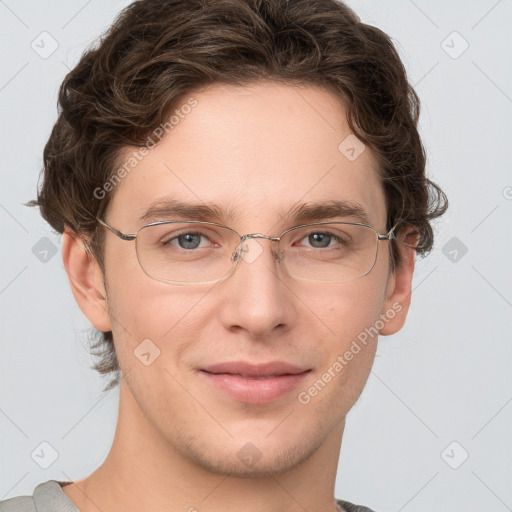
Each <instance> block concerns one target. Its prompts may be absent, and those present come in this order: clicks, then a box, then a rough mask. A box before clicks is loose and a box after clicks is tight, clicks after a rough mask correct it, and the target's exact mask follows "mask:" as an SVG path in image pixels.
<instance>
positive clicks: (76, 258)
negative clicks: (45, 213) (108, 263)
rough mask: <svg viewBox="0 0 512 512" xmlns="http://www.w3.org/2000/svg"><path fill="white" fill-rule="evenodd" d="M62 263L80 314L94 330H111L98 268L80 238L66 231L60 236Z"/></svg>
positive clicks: (102, 283) (103, 286) (103, 285)
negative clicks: (80, 311)
mask: <svg viewBox="0 0 512 512" xmlns="http://www.w3.org/2000/svg"><path fill="white" fill-rule="evenodd" d="M62 260H63V262H64V268H65V269H66V273H67V275H68V279H69V284H70V286H71V291H72V292H73V296H74V297H75V300H76V302H77V304H78V306H79V307H80V309H81V310H82V313H83V314H84V315H85V316H86V317H87V318H88V319H89V321H90V322H91V324H92V325H93V326H94V327H95V328H96V329H98V331H102V332H108V331H110V330H112V326H111V322H110V317H109V315H108V308H107V299H106V296H107V295H106V291H105V284H104V281H103V273H102V271H101V269H100V266H99V264H98V262H97V261H96V259H95V258H94V257H93V256H92V254H91V253H90V252H89V251H88V250H87V248H86V246H85V244H84V241H83V240H82V238H81V237H80V236H79V235H78V234H76V233H75V232H73V231H71V230H69V229H67V228H66V230H65V231H64V233H63V234H62Z"/></svg>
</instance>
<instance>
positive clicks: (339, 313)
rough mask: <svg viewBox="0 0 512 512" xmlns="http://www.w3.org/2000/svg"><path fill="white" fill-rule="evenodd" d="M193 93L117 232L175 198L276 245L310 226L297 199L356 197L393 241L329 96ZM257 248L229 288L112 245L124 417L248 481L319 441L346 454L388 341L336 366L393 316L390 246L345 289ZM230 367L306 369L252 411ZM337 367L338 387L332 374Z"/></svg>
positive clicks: (111, 296) (118, 206)
mask: <svg viewBox="0 0 512 512" xmlns="http://www.w3.org/2000/svg"><path fill="white" fill-rule="evenodd" d="M193 96H194V98H195V99H196V100H197V106H196V107H195V108H193V109H192V110H191V111H190V113H189V114H188V115H186V116H185V117H184V118H183V119H181V120H180V122H179V123H178V125H177V126H175V127H174V128H173V129H172V131H171V132H170V134H169V135H168V136H167V137H165V138H164V139H163V140H162V141H161V142H160V143H159V144H158V145H157V146H155V147H154V148H153V149H152V150H151V151H150V152H149V154H148V155H147V156H146V157H145V158H144V159H143V160H142V161H141V162H140V163H139V164H138V165H137V166H136V167H135V168H134V169H133V170H132V171H131V172H130V173H129V174H128V175H127V176H126V177H125V178H124V179H123V180H122V182H121V183H120V184H119V186H118V187H117V189H116V190H115V193H114V196H113V199H112V202H111V204H110V206H109V209H108V212H107V214H106V215H105V220H106V221H107V222H108V223H109V224H111V225H113V226H115V227H116V228H118V229H119V230H121V231H123V232H125V233H135V232H137V230H138V229H139V228H140V227H141V226H142V225H144V224H145V223H147V221H146V222H142V221H140V220H139V218H140V217H141V216H142V215H143V214H144V213H145V212H146V210H147V209H148V207H149V206H150V205H152V204H153V203H154V202H155V201H157V200H164V199H165V198H166V197H168V198H173V199H176V200H179V201H182V202H188V203H201V204H202V203H207V204H211V203H214V204H215V205H216V206H218V207H219V208H220V209H222V210H228V209H231V210H233V211H235V212H236V215H235V217H234V218H233V219H232V220H231V221H230V222H229V223H228V222H227V221H225V220H224V219H211V220H212V221H215V222H220V223H224V224H228V225H229V226H230V227H231V228H233V229H234V230H236V231H237V232H238V233H240V234H244V233H263V234H268V235H272V236H276V237H277V236H279V235H280V234H281V233H282V232H283V231H284V230H285V229H287V228H290V227H292V226H294V225H297V224H298V223H297V222H295V223H294V222H293V219H292V220H288V221H284V220H283V217H284V214H286V213H288V212H289V211H290V210H291V209H292V207H294V206H296V205H297V204H299V203H317V202H326V201H329V200H343V201H350V202H351V203H358V204H360V205H361V206H362V207H363V208H364V210H366V212H367V215H368V217H369V220H370V222H371V223H372V224H373V226H374V227H375V228H376V229H377V231H378V232H379V233H385V232H386V223H385V220H386V208H385V196H384V192H383V187H382V185H381V184H380V182H379V179H378V178H377V174H376V170H375V165H376V163H375V160H374V158H373V156H372V154H371V152H370V150H369V149H366V150H365V151H363V152H362V153H361V154H360V155H359V157H358V158H356V159H355V160H353V161H351V160H350V159H348V158H347V157H346V156H345V155H344V154H342V153H341V152H340V150H339V149H338V146H339V145H340V143H341V142H342V141H343V140H344V139H345V138H346V137H347V136H348V135H349V134H350V130H349V128H348V125H347V123H346V120H345V118H344V113H343V111H342V109H341V106H340V105H339V102H338V101H337V99H336V98H335V97H334V96H332V95H331V94H330V93H328V92H326V91H324V90H322V89H318V88H312V87H308V88H301V89H296V88H293V87H291V86H285V85H276V84H269V83H265V84H258V85H253V86H251V87H228V86H222V85H219V84H217V85H215V86H212V87H210V88H208V89H207V90H203V91H200V92H197V93H195V94H193ZM132 151H133V148H129V151H128V153H127V155H128V156H127V158H128V157H129V155H130V154H131V152H132ZM153 220H166V219H164V218H161V219H153ZM326 220H331V219H326ZM334 220H338V221H339V220H343V219H334ZM346 220H348V221H357V220H358V219H356V218H347V219H346ZM258 243H259V244H260V246H261V247H262V248H263V249H264V251H263V252H262V253H261V254H260V255H259V256H258V257H257V258H256V259H255V260H254V261H252V262H248V261H245V260H243V261H241V262H240V264H239V266H238V268H237V269H236V271H235V272H234V274H232V275H231V276H230V277H229V278H228V279H225V280H223V281H220V282H218V283H216V284H207V285H204V284H203V285H191V286H182V285H172V284H168V283H163V282H159V281H156V280H154V279H151V278H150V277H148V275H146V273H144V271H143V270H142V269H141V267H140V265H139V263H138V260H137V256H136V251H135V244H134V242H126V241H122V240H120V239H119V238H117V237H115V236H114V235H113V234H111V233H109V232H106V247H105V268H106V271H105V278H106V290H107V294H108V302H109V309H110V314H111V325H112V331H113V335H114V340H115V348H116V352H117V355H118V359H119V363H120V366H121V369H122V373H123V374H124V375H125V378H124V379H122V381H121V386H122V389H121V400H123V401H124V404H123V405H122V408H124V409H123V411H124V412H123V415H124V416H123V417H124V418H125V419H126V418H127V417H130V418H131V420H130V421H133V422H134V425H135V424H137V425H138V427H140V426H141V425H144V429H143V431H144V435H146V436H154V439H159V440H160V441H163V442H164V443H165V446H168V447H169V448H170V449H171V450H172V451H173V452H175V453H177V454H179V455H180V457H183V459H184V460H187V461H189V462H190V463H192V464H199V465H200V466H202V467H204V468H207V469H209V470H211V471H218V472H222V473H232V474H238V475H246V476H249V475H256V474H260V473H263V472H264V471H271V472H273V473H278V472H280V471H284V470H286V469H289V468H291V467H295V466H296V465H297V464H299V463H300V462H301V461H303V460H306V459H307V458H309V457H310V456H312V455H313V454H314V453H315V452H316V451H317V450H318V449H319V448H320V447H322V446H324V447H325V446H328V445H329V446H330V448H332V449H334V445H335V444H336V443H335V441H334V438H335V434H338V437H339V434H340V432H341V431H342V429H343V424H344V418H345V415H346V413H347V412H348V411H349V409H350V408H351V407H352V405H353V404H354V402H355V401H356V399H357V398H358V396H359V395H360V393H361V391H362V389H363V387H364V384H365V382H366V380H367V377H368V375H369V372H370V368H371V365H372V362H373V358H374V354H375V349H376V341H377V338H376V337H373V338H372V337H368V338H367V340H366V344H362V343H361V342H359V343H358V345H359V346H360V348H361V349H360V350H359V351H358V352H357V354H354V356H353V358H352V360H351V361H349V362H346V361H345V363H346V364H343V368H342V369H341V370H339V369H338V370H334V371H333V370H332V368H333V365H334V364H335V362H336V361H339V359H337V358H338V356H340V355H342V356H343V354H345V352H346V351H347V350H349V349H350V348H351V346H353V345H352V342H353V341H354V340H357V337H358V335H360V333H362V332H364V331H365V328H369V327H371V326H373V325H375V323H376V321H377V320H378V319H379V316H380V315H381V314H383V313H384V314H385V313H386V310H389V308H390V302H389V296H390V294H391V292H392V287H393V275H391V274H390V268H389V249H390V248H389V246H388V245H389V242H379V253H378V258H377V262H376V264H375V267H374V268H373V270H372V271H371V272H370V273H369V274H368V275H366V276H365V277H363V278H360V279H356V280H353V281H349V282H344V283H325V282H312V281H300V280H295V279H293V278H292V277H289V276H288V275H287V274H286V272H285V271H284V270H283V269H282V268H281V267H280V264H279V263H277V262H276V261H275V260H274V259H273V257H272V252H271V249H273V248H275V242H272V241H270V240H258ZM360 339H361V338H360ZM143 340H151V343H152V344H154V345H155V346H156V347H158V349H159V350H160V355H159V357H157V358H156V359H155V360H154V361H153V362H152V363H151V364H149V365H148V366H146V365H145V364H143V362H141V360H140V359H139V358H138V357H137V356H136V355H135V354H134V351H135V352H136V353H139V351H137V350H136V349H137V347H138V346H139V345H140V344H141V342H143ZM145 343H146V344H147V343H148V342H147V341H146V342H145ZM152 346H153V345H151V344H149V345H147V347H148V348H149V352H150V353H152V350H153V349H151V348H150V347H152ZM354 352H355V351H354ZM150 357H154V354H153V355H151V356H150ZM231 361H245V362H250V363H253V364H260V363H267V362H271V361H282V362H287V363H290V364H293V365H295V366H297V367H299V368H300V369H304V370H309V371H308V372H307V373H305V374H304V375H303V376H302V378H301V379H299V383H298V384H297V385H296V386H295V387H294V388H293V389H292V390H291V391H289V392H287V393H284V394H282V395H280V396H277V398H274V399H269V400H266V401H265V400H262V402H263V403H255V401H244V400H242V399H240V398H235V397H233V396H232V395H230V394H229V393H226V392H225V391H223V390H221V389H219V388H218V387H217V386H215V385H213V384H212V383H211V381H210V379H209V378H208V377H207V375H206V374H205V372H204V371H202V370H203V369H205V368H207V367H209V366H211V365H214V364H217V363H224V362H231ZM330 368H331V379H327V377H322V376H323V375H324V374H325V372H328V370H329V369H330ZM337 368H339V366H338V367H337ZM319 380H320V381H322V383H323V385H318V384H317V393H314V392H313V393H307V395H308V396H309V398H310V399H309V400H308V399H307V397H306V396H305V393H304V392H308V389H310V388H311V387H312V386H314V384H315V383H316V382H318V381H319ZM301 392H302V394H301ZM299 396H301V397H302V400H299ZM306 402H307V403H306ZM127 411H128V414H127ZM134 428H135V426H134ZM248 443H250V444H248ZM245 455H249V458H245V457H244V456H245ZM251 456H252V457H253V458H252V459H251V458H250V457H251ZM258 458H259V460H257V462H256V463H254V462H255V460H256V459H258Z"/></svg>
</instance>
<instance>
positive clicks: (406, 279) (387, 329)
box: [379, 233, 418, 336]
mask: <svg viewBox="0 0 512 512" xmlns="http://www.w3.org/2000/svg"><path fill="white" fill-rule="evenodd" d="M407 238H408V242H409V243H408V244H407V245H406V244H401V243H398V250H399V251H400V254H401V257H402V258H401V262H400V265H399V266H397V268H396V269H395V271H394V272H393V273H392V274H390V276H389V279H388V284H387V289H386V299H385V301H384V305H383V308H382V311H381V316H384V317H385V318H386V319H387V321H386V322H384V327H382V329H380V330H379V334H380V335H382V336H389V335H390V334H395V333H396V332H398V331H399V330H400V329H401V328H402V327H403V326H404V324H405V319H406V318H407V313H408V311H409V306H410V304H411V285H412V276H413V272H414V262H415V256H416V253H415V251H414V247H415V246H416V245H417V242H418V237H417V235H415V234H414V235H413V234H411V233H410V234H409V235H408V236H407ZM411 239H412V242H411Z"/></svg>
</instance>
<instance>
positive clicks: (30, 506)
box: [0, 480, 374, 512]
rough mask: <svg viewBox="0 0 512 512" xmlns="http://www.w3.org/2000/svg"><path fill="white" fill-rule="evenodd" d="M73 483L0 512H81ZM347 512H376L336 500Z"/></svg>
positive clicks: (3, 504) (48, 488)
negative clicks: (73, 498)
mask: <svg viewBox="0 0 512 512" xmlns="http://www.w3.org/2000/svg"><path fill="white" fill-rule="evenodd" d="M69 483H71V482H64V481H58V480H48V481H47V482H43V483H41V484H39V485H38V486H37V487H36V488H35V489H34V493H33V495H32V496H18V497H16V498H10V499H8V500H4V501H0V512H80V511H79V510H78V508H77V507H76V505H75V504H74V503H73V502H72V501H71V500H70V499H69V498H68V495H67V494H65V493H64V491H63V490H62V487H61V486H62V485H66V484H69ZM336 501H337V503H338V504H339V505H341V506H342V507H343V508H344V509H345V510H346V511H347V512H374V511H373V510H371V509H369V508H367V507H362V506H360V505H354V504H353V503H349V502H348V501H343V500H336Z"/></svg>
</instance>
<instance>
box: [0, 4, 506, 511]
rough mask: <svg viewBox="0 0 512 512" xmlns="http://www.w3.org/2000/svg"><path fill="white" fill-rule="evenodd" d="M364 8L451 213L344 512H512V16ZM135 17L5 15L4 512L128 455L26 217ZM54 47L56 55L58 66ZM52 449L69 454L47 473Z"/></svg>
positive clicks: (384, 370) (0, 100)
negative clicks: (67, 95) (70, 113)
mask: <svg viewBox="0 0 512 512" xmlns="http://www.w3.org/2000/svg"><path fill="white" fill-rule="evenodd" d="M348 3H349V5H351V6H352V7H354V9H355V10H356V12H358V14H359V15H360V16H361V17H362V19H363V20H364V21H365V22H367V23H370V24H373V25H376V26H377V27H379V28H381V29H382V30H384V31H385V32H387V33H388V34H389V35H390V36H391V37H392V38H393V39H394V41H395V42H396V44H397V47H398V49H399V52H400V55H401V57H402V59H403V61H404V63H405V66H406V68H407V70H408V73H409V77H410V81H411V83H412V84H414V85H415V86H416V90H417V92H418V94H419V95H420V98H421V100H422V115H421V134H422V136H423V139H424V144H425V146H426V148H427V154H428V171H429V174H430V176H431V177H432V178H433V179H434V181H436V182H438V183H439V184H440V185H441V186H442V187H443V188H444V190H445V191H446V193H447V194H448V196H449V199H450V202H451V205H450V210H449V212H448V213H447V215H446V216H445V217H444V218H443V220H441V221H439V222H437V223H436V233H437V240H436V248H435V250H434V251H433V252H432V254H431V255H430V256H429V257H428V258H427V259H425V260H418V262H417V270H416V274H415V278H414V286H415V290H414V294H413V300H412V306H411V311H410V314H409V318H408V322H407V325H406V327H405V328H404V329H403V330H402V331H401V332H400V333H399V334H397V335H395V336H393V337H383V338H381V339H380V342H379V349H378V356H377V359H376V361H375V365H374V368H373V371H372V374H371V375H370V378H369V382H368V385H367V387H366V389H365V391H364V392H363V395H362V397H361V398H360V400H359V401H358V403H357V404H356V406H355V407H354V409H353V410H352V412H351V413H350V415H349V418H348V422H347V427H346V431H345V435H344V440H343V447H342V451H341V462H340V468H339V471H338V475H337V486H336V496H337V497H343V498H345V499H349V500H351V501H354V502H358V503H363V504H366V505H368V506H371V507H373V508H375V509H377V510H380V511H389V512H391V511H396V512H399V511H405V512H407V511H416V512H422V511H431V510H450V511H452V512H457V511H476V510H480V509H483V510H487V511H496V512H501V511H506V510H512V486H511V485H510V482H511V481H512V480H511V477H512V437H511V435H510V432H511V426H512V404H511V401H512V386H511V382H510V381H511V379H510V375H512V372H511V369H512V368H511V361H512V358H511V354H512V343H511V341H512V340H511V335H510V333H511V327H512V325H511V324H512V322H511V317H512V315H511V308H512V287H511V282H512V270H511V265H510V254H511V251H510V249H511V243H510V235H511V234H512V230H511V228H512V173H511V171H510V163H511V160H512V158H511V147H512V139H511V135H512V116H511V111H512V70H511V63H512V58H511V57H512V55H511V54H512V44H511V43H512V41H511V39H512V37H511V34H510V26H511V22H512V2H511V0H501V1H495V0H481V1H471V2H468V1H462V0H457V1H452V2H450V3H447V2H445V1H442V0H435V1H429V2H427V1H426V0H416V1H415V2H413V1H412V0H387V1H386V2H383V1H379V0H351V1H349V2H348ZM127 4H128V2H120V1H106V2H100V1H99V0H89V1H83V0H73V1H71V0H66V1H64V0H59V1H53V2H51V4H49V3H48V2H36V1H33V0H32V1H25V2H15V1H14V0H0V42H1V45H0V52H1V63H2V64H1V75H0V105H1V112H2V123H1V126H0V130H1V135H0V140H1V145H2V146H1V155H2V159H1V167H2V171H1V172H2V181H1V187H0V222H1V228H2V237H1V238H0V241H1V244H2V246H1V250H0V254H1V267H0V269H1V273H0V304H1V358H0V365H1V367H0V374H1V388H0V429H1V436H0V443H1V444H0V449H1V454H0V461H1V462H0V464H1V468H0V499H5V498H9V497H13V496H17V495H21V494H31V493H32V491H33V489H34V487H35V485H37V484H38V483H40V482H42V481H46V480H48V479H50V478H54V479H63V480H65V479H78V478H82V477H84V476H86V475H87V474H89V473H90V472H92V471H93V470H94V469H95V468H96V467H97V466H99V465H100V464H101V462H102V461H103V459H104V458H105V456H106V455H107V453H108V450H109V448H110V445H111V442H112V439H113V434H114V428H115V422H116V418H117V404H118V392H117V390H113V391H110V392H109V393H107V394H105V395H103V394H102V391H101V390H102V387H103V384H104V382H103V381H101V380H100V379H99V377H97V375H96V374H95V372H94V371H93V370H90V369H89V366H90V364H91V359H90V357H89V355H88V352H87V330H88V323H87V321H86V320H85V319H84V318H83V316H82V315H81V313H80V311H79V309H78V308H77V306H76V305H75V303H74V299H73V297H72V295H71V292H70V290H69V286H68V283H67V278H66V276H65V273H64V270H63V267H62V262H61V258H60V254H59V253H57V254H55V255H53V253H52V249H53V252H55V250H56V249H59V250H60V246H59V245H60V237H59V236H58V235H57V234H56V233H53V232H52V231H51V230H50V229H49V227H48V226H47V225H46V224H45V223H44V222H43V221H42V220H41V218H40V216H39V213H38V211H37V210H34V209H30V208H27V207H25V206H23V205H22V203H23V202H25V201H27V200H29V199H32V198H33V197H34V194H35V189H36V184H37V180H38V173H39V170H40V168H41V165H42V150H43V146H44V144H45V142H46V140H47V138H48V135H49V133H50V130H51V127H52V125H53V123H54V121H55V119H56V113H57V112H56V93H57V88H58V86H59V84H60V83H61V81H62V79H63V77H64V75H65V73H66V72H67V70H68V69H70V68H71V67H72V66H74V64H75V63H76V62H77V59H78V58H79V55H80V54H81V52H82V51H83V49H84V48H85V47H86V46H87V45H89V44H90V43H91V42H92V41H93V40H94V39H95V38H96V37H97V36H98V35H99V34H100V33H101V32H102V31H103V30H104V29H105V28H107V26H108V25H109V23H110V22H111V21H112V19H113V17H114V15H115V14H116V13H117V12H118V11H119V10H120V9H121V8H122V7H124V6H125V5H127ZM43 31H46V32H48V33H49V34H51V38H53V39H54V40H55V41H57V43H58V48H57V49H56V51H55V52H54V53H53V54H51V55H50V56H46V55H43V56H44V57H47V58H42V56H41V55H40V54H41V52H44V51H46V52H48V51H49V50H50V49H51V48H52V46H51V45H52V44H54V43H52V40H51V39H50V38H49V37H48V36H45V35H43V36H40V34H41V32H43ZM454 31H456V32H457V33H458V34H459V35H457V34H453V32H454ZM41 38H46V39H44V40H43V41H42V39H41ZM33 41H34V43H32V42H33ZM443 41H444V43H443ZM465 41H467V44H468V45H469V46H468V48H467V49H466V50H465V51H464V52H463V53H461V51H462V50H463V49H464V47H465V45H466V43H465ZM43 43H44V46H43ZM31 44H33V45H34V46H35V45H39V47H37V46H36V48H38V51H39V54H38V53H37V52H36V51H34V49H33V48H32V47H31ZM44 237H46V238H47V240H45V239H44ZM41 239H43V240H41ZM44 250H48V251H49V252H48V253H47V255H46V257H44V256H45V253H44ZM466 250H467V252H464V251H466ZM454 251H455V252H454ZM41 258H42V259H43V260H42V261H41ZM42 442H47V443H49V444H50V445H51V446H52V447H53V449H55V450H56V452H57V454H58V458H57V459H56V460H55V461H54V462H53V464H51V465H50V466H49V467H48V468H47V469H43V468H42V467H40V465H39V464H43V463H44V462H46V463H49V462H50V461H51V454H52V449H51V448H49V447H48V446H46V445H43V446H42V447H41V443H42ZM453 442H455V444H452V443H453ZM41 450H43V452H44V453H45V457H46V460H45V461H44V460H38V459H37V457H36V456H35V455H34V459H36V460H38V463H39V464H38V463H36V462H35V460H34V459H33V458H32V457H31V453H33V452H34V451H35V453H41ZM466 455H469V457H468V458H467V460H465V461H464V458H465V457H466ZM49 457H50V458H49ZM457 466H458V467H457ZM455 467H457V468H456V469H455Z"/></svg>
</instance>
